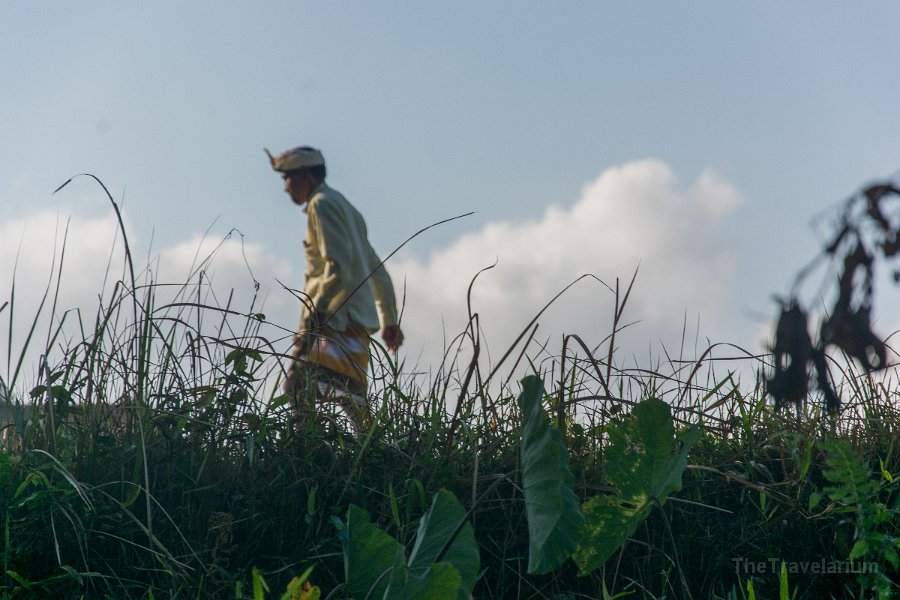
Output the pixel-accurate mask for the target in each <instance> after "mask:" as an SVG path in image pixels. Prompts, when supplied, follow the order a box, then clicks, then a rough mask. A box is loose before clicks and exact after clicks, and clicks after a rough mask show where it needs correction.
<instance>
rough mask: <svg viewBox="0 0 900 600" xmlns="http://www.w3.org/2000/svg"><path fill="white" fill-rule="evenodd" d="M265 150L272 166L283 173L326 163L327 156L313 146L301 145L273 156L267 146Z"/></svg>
mask: <svg viewBox="0 0 900 600" xmlns="http://www.w3.org/2000/svg"><path fill="white" fill-rule="evenodd" d="M263 150H265V151H266V154H267V155H268V157H269V162H270V163H272V168H273V169H275V170H276V171H280V172H282V173H286V172H287V171H296V170H297V169H306V168H308V167H318V166H324V165H325V157H324V156H322V153H321V152H320V151H319V150H316V149H315V148H313V147H311V146H300V147H298V148H293V149H291V150H286V151H284V152H282V153H281V154H279V155H278V156H272V153H271V152H269V151H268V149H266V148H263Z"/></svg>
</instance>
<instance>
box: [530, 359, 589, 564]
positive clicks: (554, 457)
mask: <svg viewBox="0 0 900 600" xmlns="http://www.w3.org/2000/svg"><path fill="white" fill-rule="evenodd" d="M543 398H544V386H543V384H542V383H541V380H540V379H539V378H538V377H528V378H526V379H524V380H523V381H522V393H521V394H520V395H519V408H520V409H521V411H522V485H523V488H524V490H525V510H526V513H527V514H528V537H529V548H528V557H529V558H528V572H529V573H538V574H540V573H548V572H550V571H552V570H553V569H556V568H557V567H559V565H561V564H562V562H563V561H564V560H566V558H568V557H569V556H570V555H571V554H572V552H573V551H574V550H575V548H576V546H577V545H578V537H577V536H578V535H579V533H580V529H581V525H582V522H583V521H584V517H583V516H582V514H581V511H580V510H579V508H578V498H577V497H576V496H575V493H574V491H573V490H572V484H573V483H574V481H575V478H574V476H573V475H572V472H571V471H570V470H569V465H568V456H567V454H566V447H565V446H564V445H563V443H562V437H561V435H560V432H559V431H557V430H555V429H552V428H551V427H550V425H549V423H548V422H547V416H546V414H545V413H544V411H543V409H542V407H541V401H542V400H543Z"/></svg>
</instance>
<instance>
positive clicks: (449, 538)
mask: <svg viewBox="0 0 900 600" xmlns="http://www.w3.org/2000/svg"><path fill="white" fill-rule="evenodd" d="M129 264H130V262H129ZM126 272H127V273H128V276H127V277H125V278H124V279H125V281H123V282H119V283H118V284H116V285H115V287H114V289H113V291H112V293H111V294H110V295H109V296H108V297H104V299H103V300H102V303H101V307H100V309H99V311H98V313H97V315H96V317H95V318H94V319H93V325H92V326H90V327H85V326H84V322H85V320H84V319H83V318H82V317H81V315H73V314H72V313H63V314H62V315H60V314H55V315H54V319H53V323H54V325H53V328H52V329H51V331H50V335H49V336H48V340H49V341H48V342H47V343H46V345H45V347H43V348H41V349H40V351H39V353H38V354H41V355H44V356H46V355H52V356H56V357H57V358H56V359H54V360H53V361H47V360H40V361H38V364H37V366H36V368H35V373H34V374H33V376H32V380H31V381H29V382H27V384H26V382H25V377H26V376H25V375H23V372H24V369H25V368H27V364H26V367H21V368H20V367H19V366H17V365H15V364H13V365H12V367H11V368H8V369H7V371H8V372H9V373H11V375H9V377H8V379H5V380H0V395H2V397H3V398H6V399H8V401H7V403H5V404H4V405H2V406H0V415H3V417H4V418H5V419H6V420H5V421H3V422H2V423H0V425H4V427H3V430H2V437H0V542H2V549H0V563H2V564H0V598H2V599H7V598H40V597H46V598H82V597H83V598H107V597H108V598H169V597H171V598H285V599H300V598H303V599H315V598H323V599H324V598H331V599H338V598H351V597H352V598H355V599H356V600H362V599H364V598H409V599H413V598H436V599H440V598H448V599H452V600H455V599H464V598H467V597H469V595H470V594H471V596H473V597H475V598H533V599H538V598H546V599H554V600H569V599H578V598H641V599H651V598H652V599H657V598H697V599H700V598H722V599H725V598H728V599H734V600H737V599H747V598H775V597H780V598H807V599H818V598H831V597H833V598H869V597H879V598H889V597H891V596H892V595H893V593H894V592H896V590H897V589H898V581H900V576H898V551H900V536H898V524H900V479H898V476H900V460H898V458H897V456H896V454H897V453H896V452H895V445H896V444H895V441H896V440H897V431H898V427H900V409H898V402H897V397H898V391H897V382H896V381H894V380H892V379H891V378H890V377H887V378H882V379H877V378H876V377H875V376H874V375H871V374H868V373H865V372H857V371H855V370H854V369H853V368H851V367H847V368H845V369H844V371H843V381H842V383H841V385H839V386H837V388H836V389H837V393H839V394H840V395H841V398H842V403H841V405H840V406H839V407H838V408H837V409H836V410H835V411H834V412H833V413H826V412H824V411H822V410H820V409H819V408H818V405H817V404H816V403H815V402H808V403H802V404H800V405H791V406H789V407H787V408H786V409H781V410H776V409H774V408H773V407H772V406H771V405H770V404H768V403H767V401H766V397H765V395H764V394H763V392H762V390H761V389H760V387H759V386H758V385H757V386H754V387H751V389H750V390H749V391H748V390H747V389H742V388H741V385H740V384H739V382H737V381H735V378H734V377H733V375H732V374H731V373H728V374H726V375H724V376H717V375H716V373H715V368H716V367H717V366H718V365H719V364H720V363H718V362H717V361H716V356H715V355H716V353H717V352H719V351H720V350H721V348H720V347H714V348H711V349H710V350H709V351H708V352H706V353H705V354H704V356H703V357H702V360H703V364H706V365H711V366H707V367H703V366H702V365H701V363H696V364H695V363H679V362H674V361H673V362H672V363H671V365H669V367H666V368H663V367H657V368H655V369H625V368H623V367H622V365H621V364H618V363H617V361H616V357H615V356H614V351H613V348H614V337H615V336H612V339H611V340H610V342H609V348H608V349H607V350H606V351H604V352H602V353H598V352H593V353H591V352H588V350H587V348H586V347H585V345H584V344H583V343H580V342H581V341H580V340H579V339H578V338H577V337H575V336H570V337H568V338H566V340H565V343H564V344H563V349H562V352H561V353H560V356H559V357H557V358H556V359H555V360H549V361H547V362H544V363H541V364H544V365H547V366H546V367H545V369H546V372H545V373H544V375H545V377H543V378H539V377H536V376H531V377H527V378H526V379H525V380H524V381H523V383H522V386H521V387H518V386H517V387H514V388H508V387H501V386H496V385H493V386H492V385H491V383H490V381H491V380H492V376H493V374H494V373H496V372H497V369H499V368H500V365H495V368H494V371H493V373H492V374H491V375H488V376H487V377H485V376H484V375H483V373H482V371H481V369H480V367H479V365H478V364H477V363H476V362H472V363H471V364H469V365H467V366H465V367H464V368H462V369H460V372H456V371H454V370H451V369H448V370H447V371H445V372H443V373H442V375H441V376H440V377H439V378H437V380H436V381H435V382H434V383H432V384H431V386H430V387H428V388H423V387H421V384H419V383H417V382H416V381H407V380H404V379H403V377H402V376H401V374H402V373H403V372H404V369H403V368H401V367H400V366H398V365H395V364H392V363H391V361H390V357H389V356H386V355H384V356H380V357H379V361H376V362H380V363H381V364H382V365H384V368H383V371H382V372H380V373H379V375H380V376H381V377H380V379H379V380H378V381H377V382H376V384H375V385H374V386H373V390H372V402H373V408H374V413H375V414H374V424H373V426H372V427H371V428H370V429H369V430H367V431H365V432H362V433H358V434H357V433H355V432H353V431H351V430H350V429H349V428H348V427H346V424H345V422H344V421H343V420H342V417H341V415H340V413H336V412H334V411H335V410H337V409H336V408H334V407H331V406H319V407H317V410H316V411H315V412H311V413H304V412H303V411H294V410H292V409H291V407H290V403H289V401H288V398H286V397H284V396H280V395H279V394H278V392H277V390H278V389H279V387H278V378H279V376H278V374H279V369H280V367H279V365H280V362H281V359H283V356H282V355H280V354H279V352H278V351H279V350H280V349H281V350H283V349H284V348H283V347H286V346H287V342H286V341H285V340H286V339H287V337H288V336H289V335H290V333H291V332H289V331H285V332H284V336H285V339H276V338H273V337H272V336H271V335H267V334H265V332H267V331H272V329H264V328H265V327H271V326H270V324H268V323H267V321H266V319H265V316H264V315H262V314H260V313H259V312H258V310H257V309H255V308H254V306H252V305H251V306H250V307H249V308H248V309H246V310H243V311H239V310H236V309H235V308H234V307H233V306H231V305H230V304H226V305H225V306H224V307H223V306H218V305H217V304H216V303H215V302H213V301H211V300H210V299H209V297H208V296H206V295H204V290H206V289H207V288H206V287H205V286H206V285H207V284H206V283H205V282H204V281H203V279H202V277H198V278H197V279H196V280H192V281H191V282H189V283H188V284H185V285H184V286H183V287H182V288H180V290H178V291H177V292H176V293H174V295H173V296H172V297H171V298H170V299H169V300H167V301H165V302H163V301H162V300H161V299H160V296H161V294H163V292H166V293H168V291H167V290H168V288H166V289H165V290H164V289H163V288H162V287H161V286H158V285H155V284H153V283H152V282H149V281H147V282H143V283H140V284H139V283H138V282H137V279H136V277H135V276H134V275H132V274H131V273H132V270H131V269H130V268H129V269H128V270H127V271H126ZM627 296H628V294H627V293H626V294H624V298H626V299H627ZM13 297H14V295H13ZM617 297H618V295H617ZM624 302H625V301H624V300H622V301H621V303H617V304H620V305H619V306H618V307H617V309H616V312H615V314H614V318H613V323H614V325H613V330H614V331H615V332H616V334H618V332H619V331H620V325H619V323H620V319H621V316H622V310H623V308H624ZM42 306H43V305H42ZM15 311H21V309H20V308H18V307H16V305H15V302H14V301H13V300H10V302H9V303H7V304H2V305H0V315H2V316H3V317H4V318H9V320H10V322H12V321H13V318H14V312H15ZM4 313H5V314H4ZM35 318H36V317H35ZM35 322H37V321H35ZM71 323H77V327H75V329H76V331H77V332H78V334H77V335H74V336H73V334H72V333H71V329H72V328H71V327H70V324H71ZM472 323H473V326H472V328H471V330H470V331H468V332H467V335H466V336H463V337H462V338H460V339H461V340H462V342H461V343H465V342H466V340H468V343H470V344H472V346H473V350H474V352H473V354H474V356H476V357H477V356H478V355H479V353H480V346H479V342H478V336H477V315H473V319H472ZM67 327H68V328H67ZM31 329H32V332H33V331H34V329H35V328H34V327H32V328H31ZM275 331H277V328H276V329H275ZM33 339H34V336H29V340H30V341H29V343H32V344H33V343H36V342H33ZM522 339H524V336H523V338H522ZM573 340H574V341H575V342H579V343H578V347H579V348H581V352H580V353H572V352H571V351H570V350H567V344H568V343H569V342H571V341H573ZM20 356H23V357H24V356H25V350H24V349H23V350H22V353H21V354H20ZM506 356H512V349H510V352H507V353H506ZM523 356H524V354H523ZM532 358H533V357H532ZM744 360H746V361H748V363H751V364H752V362H751V361H755V360H757V359H755V358H752V357H747V358H745V359H744ZM17 362H18V363H20V364H22V363H24V362H25V361H24V360H23V361H17ZM520 362H521V361H520ZM501 363H502V361H501ZM728 364H729V365H730V364H733V363H731V362H729V363H728ZM845 364H852V363H849V361H848V362H847V363H845ZM704 369H705V370H704ZM701 372H704V373H706V377H701ZM498 380H499V377H498ZM857 571H864V572H857Z"/></svg>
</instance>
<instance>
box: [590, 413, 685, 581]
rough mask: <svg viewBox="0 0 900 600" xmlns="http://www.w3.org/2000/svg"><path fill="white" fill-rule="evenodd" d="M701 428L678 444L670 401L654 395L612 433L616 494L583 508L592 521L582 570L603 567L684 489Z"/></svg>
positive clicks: (610, 473) (610, 461) (610, 465)
mask: <svg viewBox="0 0 900 600" xmlns="http://www.w3.org/2000/svg"><path fill="white" fill-rule="evenodd" d="M699 433H700V431H699V429H698V428H697V427H691V428H689V429H687V430H686V431H684V432H683V433H682V434H681V436H680V437H679V438H678V439H677V440H675V441H674V442H673V435H674V426H673V423H672V417H671V413H670V409H669V405H668V404H666V403H665V402H663V401H661V400H659V399H656V398H648V399H647V400H644V401H642V402H640V403H638V405H637V406H635V407H634V411H633V412H632V414H631V416H630V418H627V419H625V420H623V421H622V422H620V423H618V424H616V425H615V426H613V427H612V428H611V429H610V431H609V438H610V444H609V447H608V449H607V454H606V456H607V465H606V474H607V477H608V478H609V480H610V482H611V483H612V484H613V485H614V486H615V488H616V494H615V495H614V496H606V495H598V496H594V497H593V498H591V499H590V500H588V501H587V502H586V503H585V504H584V507H583V510H584V514H585V517H586V519H587V523H586V526H585V532H584V534H583V536H582V539H581V541H580V543H579V545H578V550H577V552H576V553H575V559H576V561H577V562H578V564H579V566H580V567H581V572H582V574H586V573H588V572H590V571H593V570H594V569H598V568H600V567H601V566H602V565H603V563H605V562H606V560H607V559H608V558H609V557H610V556H612V554H613V552H615V551H616V550H618V549H619V547H620V546H621V545H622V544H623V543H625V540H627V539H628V538H629V537H630V536H631V535H632V534H633V533H634V531H635V529H636V528H637V526H638V524H639V523H640V522H641V521H643V520H644V519H646V518H647V516H648V515H649V514H650V511H651V509H652V508H653V507H654V506H657V507H660V508H662V506H663V505H665V503H666V498H667V497H668V496H669V494H671V493H673V492H677V491H678V490H680V489H681V475H682V473H683V472H684V469H685V467H686V466H687V454H688V451H689V450H690V448H691V446H692V445H693V444H694V442H695V441H696V439H697V436H698V435H699Z"/></svg>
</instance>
